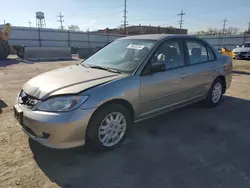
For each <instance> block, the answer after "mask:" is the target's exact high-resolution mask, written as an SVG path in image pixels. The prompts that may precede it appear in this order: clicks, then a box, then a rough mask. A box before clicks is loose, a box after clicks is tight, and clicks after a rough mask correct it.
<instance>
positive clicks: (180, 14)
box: [177, 10, 186, 33]
mask: <svg viewBox="0 0 250 188" xmlns="http://www.w3.org/2000/svg"><path fill="white" fill-rule="evenodd" d="M185 14H186V13H185V12H183V10H181V13H179V14H177V15H178V16H181V20H180V22H179V23H180V33H181V30H182V25H183V22H184V20H183V16H184V15H185Z"/></svg>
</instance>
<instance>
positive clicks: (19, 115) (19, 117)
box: [13, 105, 23, 125]
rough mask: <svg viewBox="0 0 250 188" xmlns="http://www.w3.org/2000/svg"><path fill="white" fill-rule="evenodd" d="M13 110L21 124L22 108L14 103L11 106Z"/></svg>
mask: <svg viewBox="0 0 250 188" xmlns="http://www.w3.org/2000/svg"><path fill="white" fill-rule="evenodd" d="M13 111H14V117H15V119H16V120H17V121H18V123H19V124H20V125H23V111H22V109H21V108H20V107H19V106H18V105H15V106H14V107H13Z"/></svg>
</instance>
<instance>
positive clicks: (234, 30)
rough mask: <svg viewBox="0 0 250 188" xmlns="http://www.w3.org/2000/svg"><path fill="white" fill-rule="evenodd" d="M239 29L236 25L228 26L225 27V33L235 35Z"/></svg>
mask: <svg viewBox="0 0 250 188" xmlns="http://www.w3.org/2000/svg"><path fill="white" fill-rule="evenodd" d="M239 31H240V29H239V28H237V27H228V28H227V29H226V32H225V34H226V35H236V34H237V33H239Z"/></svg>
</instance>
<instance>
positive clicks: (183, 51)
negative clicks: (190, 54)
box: [140, 38, 187, 76]
mask: <svg viewBox="0 0 250 188" xmlns="http://www.w3.org/2000/svg"><path fill="white" fill-rule="evenodd" d="M168 41H170V42H171V41H176V42H177V43H178V44H179V47H180V48H182V53H183V61H184V64H183V65H182V66H178V67H173V68H169V69H166V70H165V71H164V72H166V71H169V70H173V69H179V68H183V67H186V66H187V60H186V56H185V51H186V50H185V45H184V41H183V38H167V39H164V40H162V41H161V42H159V44H158V45H157V46H156V47H155V49H153V51H152V53H151V54H150V57H149V58H148V60H147V62H146V64H145V66H144V67H143V70H142V71H141V74H140V75H141V76H143V75H144V71H145V69H146V68H147V66H148V65H149V63H150V62H151V60H152V58H153V56H154V54H155V52H157V50H158V49H159V48H160V47H161V45H162V44H163V43H164V42H168ZM180 52H181V50H180Z"/></svg>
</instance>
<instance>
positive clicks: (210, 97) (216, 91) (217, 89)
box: [205, 78, 223, 107]
mask: <svg viewBox="0 0 250 188" xmlns="http://www.w3.org/2000/svg"><path fill="white" fill-rule="evenodd" d="M222 95H223V82H222V80H221V79H219V78H217V79H216V80H215V81H214V82H213V84H212V86H211V88H210V90H209V92H208V94H207V97H206V100H205V103H206V105H207V106H208V107H214V106H216V105H218V104H219V103H220V101H221V98H222Z"/></svg>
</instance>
